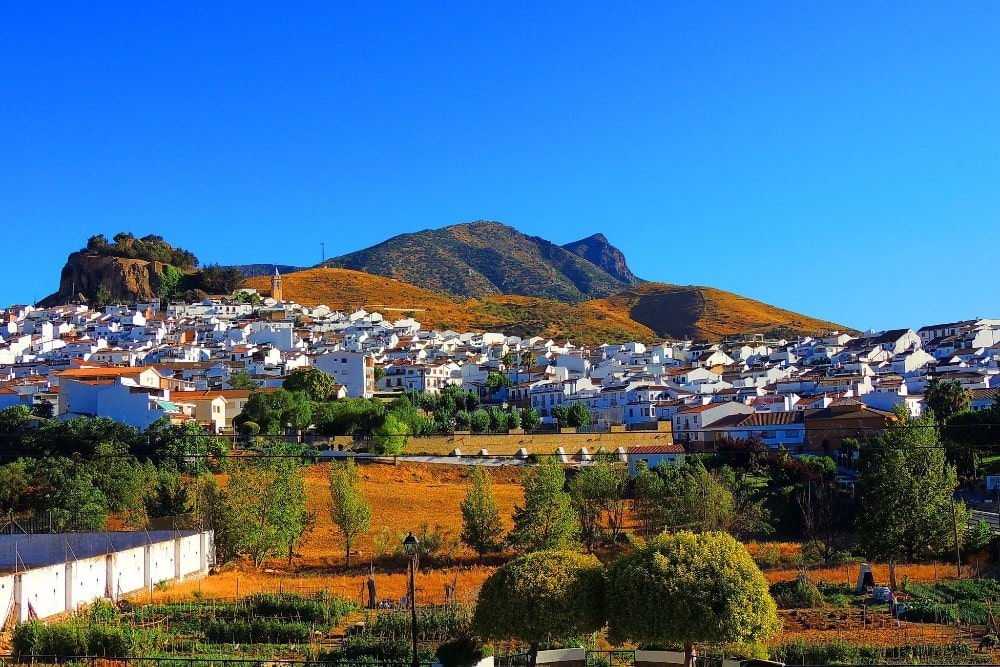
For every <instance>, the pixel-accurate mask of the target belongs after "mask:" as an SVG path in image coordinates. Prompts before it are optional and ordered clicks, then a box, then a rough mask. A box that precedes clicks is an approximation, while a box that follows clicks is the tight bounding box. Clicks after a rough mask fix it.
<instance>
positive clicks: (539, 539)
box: [508, 456, 578, 552]
mask: <svg viewBox="0 0 1000 667" xmlns="http://www.w3.org/2000/svg"><path fill="white" fill-rule="evenodd" d="M521 486H522V487H523V489H524V505H523V506H520V507H519V506H516V505H515V506H514V530H513V531H511V534H510V536H509V538H508V539H509V540H510V542H511V544H513V545H514V546H516V547H517V548H518V549H520V550H521V551H522V552H530V551H542V550H548V549H563V548H566V547H568V546H571V545H572V544H573V543H574V541H575V539H576V533H577V530H578V526H577V521H576V515H575V513H574V512H573V507H572V504H571V502H570V497H569V494H568V493H566V491H564V490H563V489H564V487H565V486H566V473H565V471H563V468H562V465H560V463H559V462H558V461H557V460H556V458H555V457H554V456H546V457H545V458H543V459H542V462H541V463H540V464H538V465H536V466H532V467H530V468H527V469H526V470H525V471H524V473H523V474H522V475H521Z"/></svg>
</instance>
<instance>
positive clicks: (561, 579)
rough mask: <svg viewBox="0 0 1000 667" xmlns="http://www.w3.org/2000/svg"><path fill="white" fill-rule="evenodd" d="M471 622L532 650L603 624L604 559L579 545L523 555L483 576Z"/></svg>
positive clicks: (493, 635)
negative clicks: (576, 548)
mask: <svg viewBox="0 0 1000 667" xmlns="http://www.w3.org/2000/svg"><path fill="white" fill-rule="evenodd" d="M765 592H766V588H765ZM472 624H473V627H474V628H475V630H476V632H478V633H479V634H480V635H481V636H482V637H484V638H487V639H495V640H503V639H518V640H521V641H525V642H529V643H530V644H531V649H532V656H534V655H535V654H536V653H537V650H538V643H539V642H542V641H545V640H547V639H550V638H553V639H555V638H559V639H562V638H569V637H578V636H580V635H584V634H589V633H591V632H595V631H597V630H599V629H601V627H602V626H603V625H604V576H603V574H602V568H601V563H600V562H599V561H598V560H597V558H596V557H594V556H592V555H584V554H581V553H578V552H575V551H538V552H535V553H530V554H526V555H524V556H520V557H519V558H516V559H514V560H512V561H510V562H508V563H506V564H505V565H504V566H503V567H501V568H500V569H498V570H497V571H496V572H494V573H493V574H491V575H490V576H489V578H487V579H486V581H485V582H483V587H482V589H481V590H480V592H479V600H478V602H477V604H476V610H475V612H474V614H473V619H472ZM532 662H534V660H532Z"/></svg>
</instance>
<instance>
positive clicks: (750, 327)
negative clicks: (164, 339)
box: [247, 269, 845, 344]
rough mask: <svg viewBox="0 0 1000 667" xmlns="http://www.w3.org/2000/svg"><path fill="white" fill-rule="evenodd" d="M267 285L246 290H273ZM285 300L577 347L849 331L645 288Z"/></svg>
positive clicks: (347, 292) (332, 289) (288, 290)
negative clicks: (590, 293) (545, 295)
mask: <svg viewBox="0 0 1000 667" xmlns="http://www.w3.org/2000/svg"><path fill="white" fill-rule="evenodd" d="M268 280H269V279H268V278H266V277H259V278H251V279H249V280H248V281H247V285H248V286H249V287H254V288H257V289H264V290H266V289H267V288H268ZM283 284H284V293H285V297H286V298H288V299H291V300H294V301H297V302H298V303H301V304H304V305H309V306H315V305H319V304H325V305H327V306H329V307H331V308H333V309H335V310H355V309H358V308H365V309H366V310H377V311H379V312H381V313H382V314H383V315H385V316H386V317H388V318H390V319H394V318H399V317H403V316H412V317H414V318H415V319H416V320H417V321H419V322H421V323H422V324H423V325H424V327H425V328H433V329H454V330H456V331H462V330H480V331H483V330H491V331H503V332H505V333H508V334H514V335H519V336H522V337H527V336H536V335H537V336H544V337H546V338H553V339H555V340H567V339H568V340H570V341H572V342H574V343H578V344H594V343H605V342H607V343H615V342H625V341H629V340H636V341H643V342H651V341H654V340H657V339H660V338H669V339H688V338H691V339H695V340H712V341H716V340H719V339H720V338H722V337H723V336H725V335H729V334H735V333H767V332H771V331H774V330H781V331H783V332H784V333H785V334H787V335H792V334H793V333H818V332H823V331H829V330H832V329H839V330H841V331H844V330H845V328H844V327H842V326H838V325H836V324H833V323H831V322H824V321H822V320H817V319H814V318H810V317H805V316H803V315H799V314H797V313H793V312H790V311H787V310H782V309H780V308H775V307H774V306H769V305H767V304H765V303H761V302H759V301H754V300H752V299H747V298H745V297H741V296H739V295H737V294H732V293H730V292H724V291H722V290H717V289H713V288H710V287H680V286H676V285H665V284H663V283H646V284H643V285H639V286H637V287H635V288H633V289H631V290H628V291H626V292H623V293H621V294H618V295H615V296H613V297H610V298H607V299H594V300H590V301H584V302H581V303H576V304H569V303H562V302H559V301H553V300H550V299H540V298H534V297H524V296H517V295H496V296H487V297H482V298H471V299H466V298H462V297H458V296H448V295H443V294H440V293H435V292H432V291H429V290H425V289H422V288H419V287H416V286H414V285H408V284H406V283H404V282H400V281H397V280H393V279H391V278H384V277H382V276H373V275H370V274H367V273H361V272H357V271H349V270H344V269H309V270H306V271H300V272H298V273H293V274H291V275H289V276H286V277H285V278H284V281H283Z"/></svg>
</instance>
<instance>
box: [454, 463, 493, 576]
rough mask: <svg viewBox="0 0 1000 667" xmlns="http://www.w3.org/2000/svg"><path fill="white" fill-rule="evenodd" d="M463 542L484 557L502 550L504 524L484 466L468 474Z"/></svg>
mask: <svg viewBox="0 0 1000 667" xmlns="http://www.w3.org/2000/svg"><path fill="white" fill-rule="evenodd" d="M461 508H462V535H461V539H462V542H463V543H464V544H465V545H466V546H468V547H469V548H470V549H472V550H473V551H475V552H476V553H477V554H479V557H480V558H482V557H483V555H485V554H487V553H490V552H493V551H496V550H497V549H499V548H500V540H501V538H502V537H503V522H502V521H501V520H500V508H499V507H498V506H497V499H496V496H495V495H493V480H492V478H491V477H490V475H489V473H488V472H486V470H485V469H484V468H483V467H482V466H478V465H477V466H473V467H472V470H471V471H469V486H468V488H467V489H466V492H465V499H464V500H463V501H462V505H461Z"/></svg>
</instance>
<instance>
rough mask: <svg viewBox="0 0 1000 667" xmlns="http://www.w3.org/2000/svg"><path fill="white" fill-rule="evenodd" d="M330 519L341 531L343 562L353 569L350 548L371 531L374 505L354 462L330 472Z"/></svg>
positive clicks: (349, 461)
mask: <svg viewBox="0 0 1000 667" xmlns="http://www.w3.org/2000/svg"><path fill="white" fill-rule="evenodd" d="M330 499H331V500H332V501H333V502H332V505H331V507H330V518H331V519H333V523H334V525H335V526H337V528H338V530H340V535H341V538H342V539H343V544H344V561H345V563H346V564H347V567H350V566H351V547H353V546H354V544H355V543H356V541H357V539H358V538H359V537H360V536H361V535H364V534H365V533H367V532H368V529H369V528H371V521H372V506H371V505H369V504H368V501H367V500H365V497H364V495H363V494H362V493H361V471H360V470H359V469H358V467H357V466H356V465H355V463H354V460H353V459H347V460H346V461H344V462H343V463H334V464H333V467H332V468H331V469H330Z"/></svg>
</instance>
